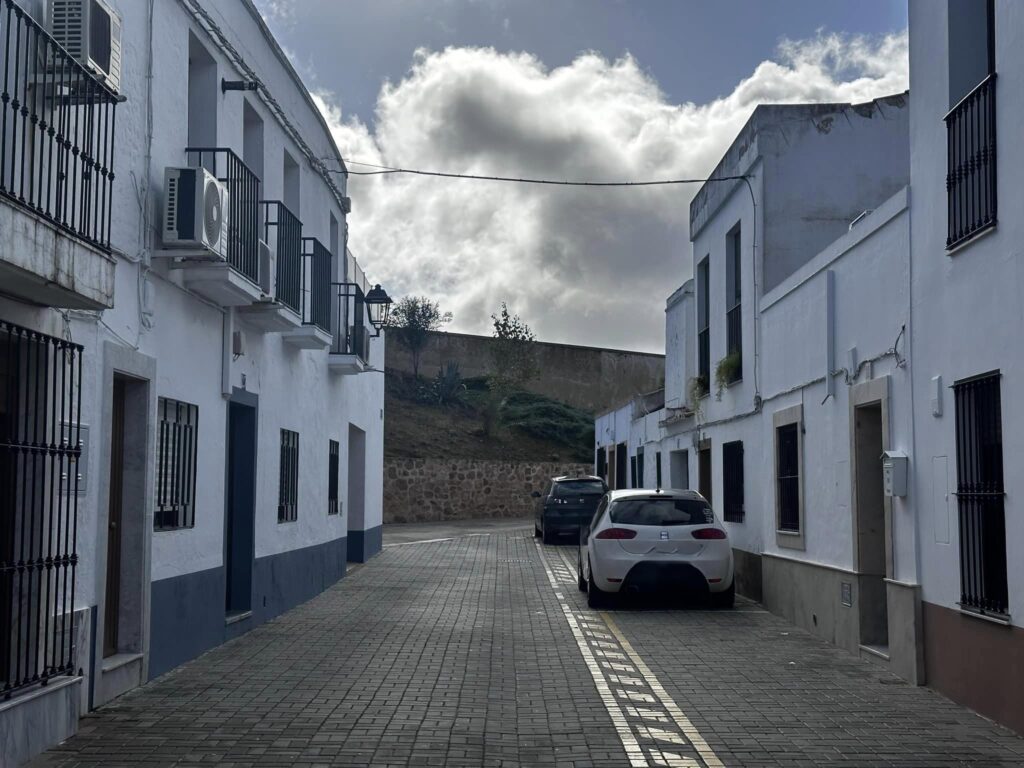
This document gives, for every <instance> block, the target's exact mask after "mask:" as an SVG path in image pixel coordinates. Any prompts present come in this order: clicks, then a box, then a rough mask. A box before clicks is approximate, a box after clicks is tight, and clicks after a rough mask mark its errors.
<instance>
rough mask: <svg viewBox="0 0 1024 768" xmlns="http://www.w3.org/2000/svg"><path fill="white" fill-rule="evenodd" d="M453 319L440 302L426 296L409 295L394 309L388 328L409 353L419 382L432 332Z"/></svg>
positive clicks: (413, 371) (413, 370)
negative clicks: (424, 349) (443, 309)
mask: <svg viewBox="0 0 1024 768" xmlns="http://www.w3.org/2000/svg"><path fill="white" fill-rule="evenodd" d="M451 320H452V313H451V312H442V311H441V307H440V305H439V304H438V302H436V301H431V300H430V299H429V298H427V297H426V296H406V297H404V298H402V299H401V300H399V302H398V303H397V304H395V306H394V307H393V308H392V310H391V318H390V319H389V321H388V329H389V330H390V331H391V333H392V337H393V338H394V339H395V340H396V341H397V342H398V343H399V344H401V345H402V346H403V347H405V348H406V349H407V350H409V354H410V355H411V356H412V373H413V376H415V377H416V378H417V379H418V378H419V376H420V354H422V352H423V348H424V347H425V346H426V345H427V339H428V338H429V334H430V332H431V331H436V330H438V329H439V328H440V327H441V326H442V325H444V324H445V323H450V322H451Z"/></svg>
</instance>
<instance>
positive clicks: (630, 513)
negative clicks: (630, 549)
mask: <svg viewBox="0 0 1024 768" xmlns="http://www.w3.org/2000/svg"><path fill="white" fill-rule="evenodd" d="M609 515H610V517H611V520H612V522H613V523H618V524H620V525H707V524H709V523H713V522H714V521H715V516H714V513H712V511H711V507H709V506H708V503H707V502H706V501H704V500H703V499H666V498H664V497H663V496H649V497H646V498H644V497H641V498H634V499H622V500H621V501H616V502H613V503H612V506H611V510H609Z"/></svg>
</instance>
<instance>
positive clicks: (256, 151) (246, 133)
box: [242, 99, 263, 179]
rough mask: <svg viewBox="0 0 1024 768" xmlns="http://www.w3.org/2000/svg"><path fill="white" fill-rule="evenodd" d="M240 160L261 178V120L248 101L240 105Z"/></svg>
mask: <svg viewBox="0 0 1024 768" xmlns="http://www.w3.org/2000/svg"><path fill="white" fill-rule="evenodd" d="M242 160H243V162H244V163H245V164H246V165H247V166H249V170H250V171H252V172H253V173H254V174H256V176H257V177H258V178H259V179H262V178H263V120H262V118H260V116H259V113H258V112H257V111H256V110H255V108H254V107H253V106H252V104H250V103H249V100H248V99H245V101H244V102H243V103H242Z"/></svg>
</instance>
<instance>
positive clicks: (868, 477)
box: [854, 403, 889, 650]
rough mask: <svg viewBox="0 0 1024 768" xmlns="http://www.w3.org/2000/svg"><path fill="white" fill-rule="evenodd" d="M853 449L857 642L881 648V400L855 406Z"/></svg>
mask: <svg viewBox="0 0 1024 768" xmlns="http://www.w3.org/2000/svg"><path fill="white" fill-rule="evenodd" d="M854 451H855V452H856V456H855V462H856V470H855V471H856V475H855V482H856V484H857V497H856V505H857V509H856V514H857V518H856V519H857V542H856V547H857V571H858V572H859V574H860V576H859V577H858V578H859V582H860V583H859V587H860V590H859V591H860V595H859V597H860V599H859V614H860V643H861V645H868V646H872V647H875V648H878V649H880V650H884V649H885V648H888V646H889V606H888V600H887V597H886V586H885V575H886V562H887V560H888V557H887V555H886V522H885V520H886V515H885V492H884V490H883V485H882V406H881V404H880V403H873V404H871V405H864V406H860V407H858V408H856V409H855V410H854Z"/></svg>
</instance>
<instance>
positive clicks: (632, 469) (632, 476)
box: [629, 456, 639, 488]
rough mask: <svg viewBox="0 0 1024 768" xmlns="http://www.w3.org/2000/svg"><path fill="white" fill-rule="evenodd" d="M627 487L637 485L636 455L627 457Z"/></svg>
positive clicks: (636, 486) (635, 486)
mask: <svg viewBox="0 0 1024 768" xmlns="http://www.w3.org/2000/svg"><path fill="white" fill-rule="evenodd" d="M629 487H630V488H638V487H639V486H638V485H637V483H636V456H630V457H629Z"/></svg>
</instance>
